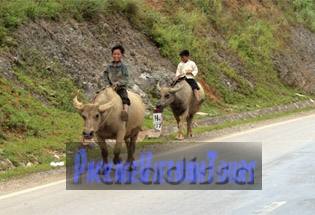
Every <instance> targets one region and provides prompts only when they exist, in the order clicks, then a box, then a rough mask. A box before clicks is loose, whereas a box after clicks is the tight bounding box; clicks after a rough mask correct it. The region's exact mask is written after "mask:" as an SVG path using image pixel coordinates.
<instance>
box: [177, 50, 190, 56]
mask: <svg viewBox="0 0 315 215" xmlns="http://www.w3.org/2000/svg"><path fill="white" fill-rule="evenodd" d="M179 56H181V57H182V56H189V51H188V50H186V49H185V50H183V51H181V52H180V53H179Z"/></svg>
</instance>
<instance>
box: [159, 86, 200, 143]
mask: <svg viewBox="0 0 315 215" xmlns="http://www.w3.org/2000/svg"><path fill="white" fill-rule="evenodd" d="M198 86H199V87H200V90H199V96H200V99H204V97H205V94H204V90H203V88H202V86H201V85H200V83H198ZM157 88H158V90H159V91H160V94H161V98H160V100H159V101H158V102H157V105H156V108H158V109H163V108H165V107H167V106H170V107H171V109H172V112H173V115H174V117H175V119H176V121H177V126H178V132H177V135H176V138H177V139H179V140H183V139H184V135H183V131H182V129H183V125H184V123H185V120H186V121H187V136H190V137H192V136H193V134H192V128H191V126H192V120H193V117H194V114H195V113H196V112H197V111H198V110H199V109H200V108H201V106H202V103H201V104H200V103H199V104H198V103H197V102H196V99H195V96H194V94H193V91H192V89H191V86H190V85H189V84H188V83H187V82H186V81H181V82H180V83H178V84H177V85H175V87H174V88H171V87H164V88H162V89H161V87H160V86H159V84H157Z"/></svg>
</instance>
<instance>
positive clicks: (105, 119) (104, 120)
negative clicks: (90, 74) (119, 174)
mask: <svg viewBox="0 0 315 215" xmlns="http://www.w3.org/2000/svg"><path fill="white" fill-rule="evenodd" d="M128 97H129V99H130V103H131V105H130V107H129V109H128V115H129V119H128V121H127V122H124V121H123V120H122V119H121V111H122V110H123V104H122V101H121V98H120V97H119V95H118V94H117V93H116V92H115V91H114V90H113V89H112V88H106V89H104V90H103V91H101V92H100V93H99V94H98V96H97V97H96V98H95V99H94V102H93V103H92V104H82V103H81V102H79V101H78V99H77V94H76V95H75V97H74V98H73V105H74V107H75V108H76V109H77V110H79V113H80V115H81V116H82V118H83V120H84V128H83V138H85V139H91V138H93V136H94V135H95V137H96V138H97V140H98V141H97V142H98V144H99V145H100V147H101V150H102V157H103V161H104V162H105V163H107V157H108V150H107V145H106V139H116V145H115V148H114V159H113V162H114V163H115V164H116V163H119V162H121V160H122V159H121V157H120V152H121V146H122V143H123V142H124V141H125V143H126V146H127V151H128V157H127V162H130V163H132V161H133V160H134V157H133V155H134V152H135V143H136V140H137V136H138V133H139V131H140V130H141V127H142V123H143V120H144V116H145V106H144V104H143V102H142V99H141V97H140V96H139V95H138V94H135V93H133V92H130V91H128Z"/></svg>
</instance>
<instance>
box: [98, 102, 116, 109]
mask: <svg viewBox="0 0 315 215" xmlns="http://www.w3.org/2000/svg"><path fill="white" fill-rule="evenodd" d="M114 105H115V102H114V100H111V101H110V102H107V103H106V104H103V105H100V106H99V108H98V110H99V111H100V112H105V111H107V110H108V109H110V108H112V107H114Z"/></svg>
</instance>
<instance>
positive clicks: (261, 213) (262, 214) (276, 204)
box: [255, 202, 287, 215]
mask: <svg viewBox="0 0 315 215" xmlns="http://www.w3.org/2000/svg"><path fill="white" fill-rule="evenodd" d="M286 203H287V202H273V203H271V204H270V205H266V206H265V207H263V208H262V209H260V210H257V211H256V212H255V214H259V215H265V214H268V213H270V212H272V211H273V210H276V209H277V208H279V207H281V206H282V205H284V204H286Z"/></svg>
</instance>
